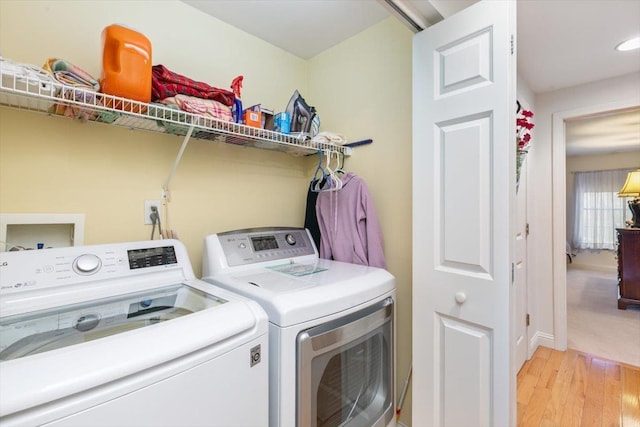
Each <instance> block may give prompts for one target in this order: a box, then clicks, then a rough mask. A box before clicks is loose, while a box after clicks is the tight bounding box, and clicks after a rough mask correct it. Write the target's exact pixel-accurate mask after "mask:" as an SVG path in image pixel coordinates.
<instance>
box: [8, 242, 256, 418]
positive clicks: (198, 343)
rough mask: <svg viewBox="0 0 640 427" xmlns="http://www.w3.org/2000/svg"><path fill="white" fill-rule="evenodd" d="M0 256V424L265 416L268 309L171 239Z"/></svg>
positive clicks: (13, 253)
mask: <svg viewBox="0 0 640 427" xmlns="http://www.w3.org/2000/svg"><path fill="white" fill-rule="evenodd" d="M0 266H1V267H0V269H1V270H0V379H1V380H0V425H2V426H5V427H9V426H36V425H46V426H56V427H58V426H78V427H80V426H83V427H86V426H105V427H106V426H110V427H113V426H136V427H139V426H172V427H175V426H221V427H222V426H224V427H228V426H244V427H247V426H266V425H267V424H268V346H269V344H268V321H267V315H266V313H265V312H264V310H262V309H261V308H260V306H259V305H258V304H256V303H255V302H254V301H250V300H248V299H246V298H244V297H242V296H239V295H236V294H233V293H232V292H229V291H227V290H225V289H220V288H217V287H215V286H213V285H211V284H209V283H206V282H203V281H200V280H197V279H196V278H195V276H194V274H193V270H192V268H191V264H190V262H189V258H188V255H187V252H186V249H185V247H184V246H183V245H182V243H180V242H179V241H176V240H154V241H148V242H133V243H120V244H110V245H99V246H84V247H71V248H60V249H43V250H35V251H24V252H4V253H0ZM247 408H250V410H247Z"/></svg>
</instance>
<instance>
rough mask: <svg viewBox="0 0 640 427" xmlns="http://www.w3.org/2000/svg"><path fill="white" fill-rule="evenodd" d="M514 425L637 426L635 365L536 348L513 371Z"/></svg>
mask: <svg viewBox="0 0 640 427" xmlns="http://www.w3.org/2000/svg"><path fill="white" fill-rule="evenodd" d="M518 426H521V427H525V426H526V427H533V426H535V427H538V426H558V427H565V426H567V427H569V426H581V427H585V426H602V427H609V426H623V427H632V426H633V427H640V368H638V367H634V366H630V365H625V364H620V363H617V362H612V361H610V360H606V359H600V358H598V357H597V356H593V355H591V354H586V353H581V352H578V351H575V350H567V351H564V352H563V351H556V350H552V349H549V348H546V347H538V349H537V350H536V352H535V353H534V355H533V357H532V358H531V359H530V360H528V361H527V362H525V364H524V365H523V366H522V369H520V372H519V373H518Z"/></svg>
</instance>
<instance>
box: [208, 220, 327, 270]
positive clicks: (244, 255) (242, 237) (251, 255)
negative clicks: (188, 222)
mask: <svg viewBox="0 0 640 427" xmlns="http://www.w3.org/2000/svg"><path fill="white" fill-rule="evenodd" d="M208 238H209V239H210V238H216V239H217V240H218V242H219V244H220V247H221V250H222V252H223V254H224V258H225V260H226V262H227V265H228V266H229V267H236V266H240V265H247V264H256V263H261V262H266V261H277V260H283V259H292V258H299V257H308V256H309V255H312V256H313V255H315V256H316V257H317V251H316V247H315V245H314V243H313V240H312V239H311V237H310V235H309V233H308V232H307V230H306V229H304V228H288V227H265V228H251V229H245V230H236V231H228V232H225V233H218V234H216V235H213V236H209V237H208Z"/></svg>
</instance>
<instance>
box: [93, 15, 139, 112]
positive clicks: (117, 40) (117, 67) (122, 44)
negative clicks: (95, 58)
mask: <svg viewBox="0 0 640 427" xmlns="http://www.w3.org/2000/svg"><path fill="white" fill-rule="evenodd" d="M151 65H152V64H151V42H150V41H149V39H147V37H145V36H144V35H143V34H141V33H139V32H137V31H135V30H132V29H131V28H128V27H125V26H122V25H117V24H113V25H109V26H108V27H105V29H104V30H103V31H102V76H101V78H100V88H101V89H100V90H101V91H102V92H103V93H106V94H109V95H115V96H120V97H123V98H129V99H133V100H135V101H140V102H146V103H148V102H150V101H151ZM118 107H119V106H116V108H118Z"/></svg>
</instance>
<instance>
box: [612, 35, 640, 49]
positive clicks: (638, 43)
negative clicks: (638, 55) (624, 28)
mask: <svg viewBox="0 0 640 427" xmlns="http://www.w3.org/2000/svg"><path fill="white" fill-rule="evenodd" d="M638 48H640V37H634V38H632V39H629V40H626V41H623V42H622V43H620V44H619V45H618V46H616V50H619V51H622V52H624V51H627V50H633V49H638Z"/></svg>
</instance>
